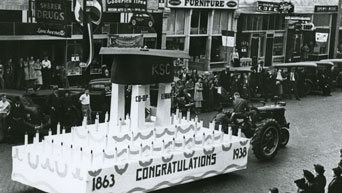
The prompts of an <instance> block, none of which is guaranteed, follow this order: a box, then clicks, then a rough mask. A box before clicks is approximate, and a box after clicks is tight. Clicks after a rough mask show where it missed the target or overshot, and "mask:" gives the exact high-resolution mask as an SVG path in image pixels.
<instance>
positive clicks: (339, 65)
mask: <svg viewBox="0 0 342 193" xmlns="http://www.w3.org/2000/svg"><path fill="white" fill-rule="evenodd" d="M320 62H331V63H333V65H334V66H333V68H332V72H331V79H332V84H333V86H337V87H340V88H342V77H341V72H342V58H334V59H324V60H321V61H320Z"/></svg>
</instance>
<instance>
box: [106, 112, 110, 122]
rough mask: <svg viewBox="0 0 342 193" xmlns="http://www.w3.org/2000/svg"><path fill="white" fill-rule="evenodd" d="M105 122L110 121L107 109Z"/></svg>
mask: <svg viewBox="0 0 342 193" xmlns="http://www.w3.org/2000/svg"><path fill="white" fill-rule="evenodd" d="M105 122H109V121H108V111H107V112H106V114H105Z"/></svg>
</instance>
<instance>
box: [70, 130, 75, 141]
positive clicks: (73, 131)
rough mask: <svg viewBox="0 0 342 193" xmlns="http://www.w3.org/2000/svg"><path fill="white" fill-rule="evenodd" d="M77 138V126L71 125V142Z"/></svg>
mask: <svg viewBox="0 0 342 193" xmlns="http://www.w3.org/2000/svg"><path fill="white" fill-rule="evenodd" d="M74 140H75V128H74V127H71V142H74Z"/></svg>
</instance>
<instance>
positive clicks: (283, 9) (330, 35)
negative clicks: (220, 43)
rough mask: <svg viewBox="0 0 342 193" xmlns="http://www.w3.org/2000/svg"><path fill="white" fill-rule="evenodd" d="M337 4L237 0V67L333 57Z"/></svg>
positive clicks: (302, 1) (300, 1)
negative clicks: (238, 0)
mask: <svg viewBox="0 0 342 193" xmlns="http://www.w3.org/2000/svg"><path fill="white" fill-rule="evenodd" d="M337 3H338V2H337V1H334V0H332V1H323V0H319V1H315V3H314V4H313V3H311V1H304V0H298V1H272V2H270V1H256V0H241V1H240V3H239V10H238V13H239V19H238V30H237V31H238V33H237V48H238V50H239V54H240V57H241V58H240V61H241V65H250V64H252V65H253V64H254V65H255V64H256V63H258V62H260V61H263V62H264V65H265V66H271V65H272V64H273V63H279V62H296V61H303V60H320V59H324V58H331V57H333V47H334V37H335V29H336V15H337V14H336V12H337V6H336V5H337ZM341 47H342V46H341Z"/></svg>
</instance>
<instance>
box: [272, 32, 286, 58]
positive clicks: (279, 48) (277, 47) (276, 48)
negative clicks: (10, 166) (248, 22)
mask: <svg viewBox="0 0 342 193" xmlns="http://www.w3.org/2000/svg"><path fill="white" fill-rule="evenodd" d="M283 50H284V34H283V33H276V34H275V36H274V41H273V56H282V55H283Z"/></svg>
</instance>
